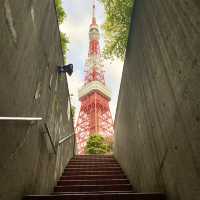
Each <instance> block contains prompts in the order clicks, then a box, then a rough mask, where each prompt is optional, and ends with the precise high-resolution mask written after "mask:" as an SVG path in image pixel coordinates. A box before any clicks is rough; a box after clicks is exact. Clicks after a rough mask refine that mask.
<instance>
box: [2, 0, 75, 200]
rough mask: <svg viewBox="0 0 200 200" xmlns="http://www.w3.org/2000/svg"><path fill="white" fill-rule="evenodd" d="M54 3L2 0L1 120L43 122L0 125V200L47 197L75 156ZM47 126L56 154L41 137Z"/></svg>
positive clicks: (5, 123) (43, 137)
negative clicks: (60, 68) (36, 119)
mask: <svg viewBox="0 0 200 200" xmlns="http://www.w3.org/2000/svg"><path fill="white" fill-rule="evenodd" d="M61 64H63V55H62V50H61V44H60V36H59V29H58V24H57V18H56V12H55V5H54V1H53V0H42V1H38V0H28V1H27V0H20V1H19V0H17V1H14V0H2V1H1V6H0V116H12V117H14V116H16V117H42V118H43V121H42V122H39V123H37V124H33V125H30V124H28V123H25V122H2V121H0V199H1V200H20V199H21V198H22V196H23V195H24V194H46V193H49V192H51V191H52V189H53V186H54V185H55V181H56V180H57V179H58V177H59V176H60V175H61V173H62V171H63V168H64V167H65V166H66V165H67V162H68V161H69V159H70V158H71V157H72V156H73V153H74V149H73V148H74V137H72V138H71V139H70V140H68V141H66V142H65V143H63V144H62V145H60V146H58V141H59V139H61V138H63V137H64V136H67V135H70V134H72V133H73V131H74V130H73V124H72V116H71V111H70V103H69V92H68V85H67V80H66V77H65V75H60V76H59V75H58V74H57V72H56V66H57V65H61ZM44 123H47V124H48V128H49V130H50V134H51V136H52V138H53V142H54V144H55V145H56V149H57V154H56V155H55V154H53V150H52V147H51V145H50V142H49V138H48V136H47V134H46V133H44V132H43V130H42V129H43V128H42V127H43V124H44Z"/></svg>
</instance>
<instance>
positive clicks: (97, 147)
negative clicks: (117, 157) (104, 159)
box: [85, 134, 112, 154]
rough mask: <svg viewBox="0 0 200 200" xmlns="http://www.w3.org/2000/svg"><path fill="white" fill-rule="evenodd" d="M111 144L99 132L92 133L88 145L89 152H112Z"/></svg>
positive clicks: (87, 150)
mask: <svg viewBox="0 0 200 200" xmlns="http://www.w3.org/2000/svg"><path fill="white" fill-rule="evenodd" d="M111 149H112V148H111V145H110V143H107V141H106V139H105V138H104V137H102V136H101V135H99V134H95V135H91V136H90V137H89V139H88V142H87V145H86V149H85V150H86V153H87V154H106V153H109V152H111Z"/></svg>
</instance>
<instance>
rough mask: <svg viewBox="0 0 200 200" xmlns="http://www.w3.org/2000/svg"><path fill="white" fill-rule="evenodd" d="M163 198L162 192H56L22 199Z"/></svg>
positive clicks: (110, 199) (95, 199)
mask: <svg viewBox="0 0 200 200" xmlns="http://www.w3.org/2000/svg"><path fill="white" fill-rule="evenodd" d="M97 199H101V200H165V195H164V194H162V193H104V194H101V193H96V194H93V193H88V194H87V193H86V194H60V195H59V194H57V195H29V196H25V197H24V200H97Z"/></svg>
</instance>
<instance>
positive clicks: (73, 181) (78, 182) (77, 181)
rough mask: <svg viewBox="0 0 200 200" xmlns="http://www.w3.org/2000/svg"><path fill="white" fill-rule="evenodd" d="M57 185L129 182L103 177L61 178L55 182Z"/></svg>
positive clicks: (127, 182)
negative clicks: (102, 178) (87, 178)
mask: <svg viewBox="0 0 200 200" xmlns="http://www.w3.org/2000/svg"><path fill="white" fill-rule="evenodd" d="M57 184H58V186H63V185H102V184H104V185H107V184H108V185H109V184H111V185H114V184H129V181H128V179H104V180H101V179H100V180H62V181H58V182H57Z"/></svg>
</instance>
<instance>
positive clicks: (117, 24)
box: [100, 0, 134, 59]
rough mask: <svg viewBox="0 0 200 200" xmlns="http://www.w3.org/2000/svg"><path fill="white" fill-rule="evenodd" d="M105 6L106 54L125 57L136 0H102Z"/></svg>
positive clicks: (108, 56) (107, 55)
mask: <svg viewBox="0 0 200 200" xmlns="http://www.w3.org/2000/svg"><path fill="white" fill-rule="evenodd" d="M100 1H101V2H102V3H103V4H104V7H105V11H106V21H105V23H104V25H103V29H104V32H105V48H104V56H105V57H107V58H110V57H114V56H116V57H119V58H121V59H123V58H124V56H125V52H126V47H127V42H128V33H129V29H130V22H131V13H132V7H133V5H134V0H100Z"/></svg>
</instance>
